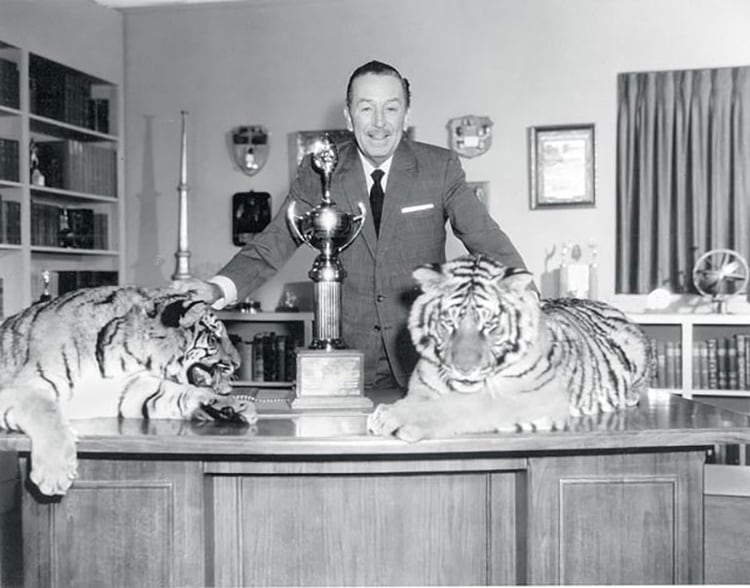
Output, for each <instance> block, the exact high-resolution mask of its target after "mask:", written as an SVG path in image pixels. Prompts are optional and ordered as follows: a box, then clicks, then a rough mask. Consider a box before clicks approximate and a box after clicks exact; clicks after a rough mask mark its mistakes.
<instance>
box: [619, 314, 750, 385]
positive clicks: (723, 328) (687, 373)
mask: <svg viewBox="0 0 750 588" xmlns="http://www.w3.org/2000/svg"><path fill="white" fill-rule="evenodd" d="M628 316H629V317H630V318H631V319H632V320H634V321H635V322H637V323H638V324H640V325H642V326H643V327H644V328H645V330H646V331H647V333H648V331H649V327H673V328H678V329H679V331H680V333H679V341H680V343H681V347H682V357H681V360H680V361H681V367H682V385H681V386H680V388H678V389H669V391H670V392H675V393H680V394H681V395H682V396H684V397H685V398H693V397H694V396H722V397H738V398H750V390H728V389H710V390H709V389H702V388H698V387H696V386H695V385H694V382H693V353H692V350H693V346H694V344H695V342H696V341H698V340H700V333H697V331H700V330H704V331H707V330H709V329H710V330H712V331H714V332H716V333H721V332H724V333H725V334H726V335H730V334H733V333H737V332H744V333H747V334H749V335H750V315H746V314H655V313H654V314H651V313H644V314H633V313H630V314H629V315H628ZM696 334H698V335H699V336H698V337H696Z"/></svg>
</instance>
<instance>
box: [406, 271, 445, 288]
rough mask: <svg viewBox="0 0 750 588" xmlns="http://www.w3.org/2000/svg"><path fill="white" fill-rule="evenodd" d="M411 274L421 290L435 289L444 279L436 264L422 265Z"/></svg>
mask: <svg viewBox="0 0 750 588" xmlns="http://www.w3.org/2000/svg"><path fill="white" fill-rule="evenodd" d="M412 276H414V279H415V280H417V282H419V285H420V286H421V287H422V291H423V292H428V291H430V290H435V289H437V288H438V287H439V286H440V284H442V283H443V282H444V281H445V276H444V275H443V272H441V271H440V266H439V265H438V264H430V265H422V266H420V267H418V268H417V269H415V270H414V272H413V273H412Z"/></svg>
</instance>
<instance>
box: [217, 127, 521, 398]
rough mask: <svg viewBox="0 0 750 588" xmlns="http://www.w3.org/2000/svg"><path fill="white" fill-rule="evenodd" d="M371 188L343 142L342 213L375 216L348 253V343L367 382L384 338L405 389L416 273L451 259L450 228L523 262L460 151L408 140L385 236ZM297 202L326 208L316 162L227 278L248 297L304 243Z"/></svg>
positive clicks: (336, 177) (399, 157)
mask: <svg viewBox="0 0 750 588" xmlns="http://www.w3.org/2000/svg"><path fill="white" fill-rule="evenodd" d="M365 186H366V184H365V177H364V170H363V167H362V162H361V160H360V157H359V152H358V150H357V147H356V145H355V144H354V143H353V142H352V143H345V144H343V145H341V146H340V148H339V163H338V165H337V167H336V169H335V171H334V173H333V176H332V179H331V198H332V199H333V201H334V202H335V203H336V206H337V208H338V209H339V210H342V211H346V212H350V213H352V214H357V213H358V207H357V205H358V203H360V202H361V203H363V204H364V206H365V207H366V209H367V219H366V221H365V225H364V228H363V230H362V233H361V234H360V235H359V237H358V238H357V239H356V240H355V241H354V242H353V243H352V245H351V246H350V247H349V248H348V249H346V250H345V251H344V252H343V253H342V254H341V256H340V259H341V262H342V264H343V266H344V270H345V272H346V277H345V279H344V282H343V285H342V309H341V312H342V336H343V338H344V340H345V341H346V343H347V345H348V346H349V347H351V348H354V349H359V350H361V351H364V353H365V381H367V379H368V376H369V375H372V374H374V370H375V365H376V362H377V359H378V356H379V354H380V349H381V339H382V342H383V344H384V347H385V350H386V353H387V355H388V359H389V361H390V364H391V367H392V370H393V375H394V377H395V378H396V381H397V382H398V383H399V384H400V385H401V386H402V387H406V385H407V383H408V379H409V376H410V374H411V371H412V369H413V368H414V365H415V363H416V360H417V354H416V351H415V349H414V346H413V345H412V343H411V339H410V337H409V334H408V331H407V317H408V312H409V308H410V306H411V303H412V302H413V301H414V298H415V297H416V296H417V295H418V294H419V290H418V286H417V284H416V282H415V280H414V278H413V277H412V272H413V271H414V269H416V268H417V267H418V266H420V265H424V264H431V263H442V262H444V261H445V241H446V221H449V222H450V223H451V226H452V228H453V232H454V234H455V235H456V236H457V237H458V238H459V239H460V240H461V241H462V242H463V244H464V245H465V247H466V248H467V249H468V250H469V251H470V252H471V253H484V254H487V255H490V256H492V257H494V258H495V259H497V260H499V261H501V262H503V263H505V264H506V265H509V266H512V267H525V264H524V262H523V260H522V258H521V256H520V255H519V253H518V251H517V250H516V248H515V247H514V246H513V244H512V243H511V241H510V239H509V238H508V236H507V235H506V234H505V233H504V232H503V231H502V230H501V229H500V227H499V226H498V225H497V223H496V222H495V221H494V220H493V219H492V218H491V217H490V216H489V214H488V213H487V210H486V209H485V207H484V205H483V204H482V203H481V202H480V201H479V200H478V199H477V197H476V196H475V195H474V193H473V192H472V190H471V189H470V188H469V186H468V185H467V184H466V179H465V175H464V172H463V169H462V167H461V164H460V162H459V160H458V157H457V156H456V154H455V153H453V152H452V151H449V150H447V149H443V148H441V147H436V146H433V145H427V144H424V143H418V142H414V141H411V140H409V139H406V138H403V139H402V141H401V143H400V144H399V146H398V147H397V149H396V152H395V153H394V156H393V161H392V163H391V168H390V174H389V176H388V183H387V186H386V195H385V201H384V204H383V212H382V219H381V223H380V235H379V237H378V236H376V234H375V226H374V224H373V221H372V217H371V214H370V205H369V195H368V194H367V190H366V187H365ZM293 200H294V201H297V202H298V204H297V205H296V206H297V212H298V213H301V212H303V211H304V210H309V209H310V208H312V207H314V206H316V205H317V204H318V203H319V202H320V201H321V178H320V175H319V174H318V173H317V172H315V170H314V169H313V168H312V165H311V161H310V157H309V156H308V157H306V158H305V159H304V160H303V161H302V163H301V164H300V167H299V169H298V171H297V177H296V179H295V181H294V182H293V184H292V187H291V189H290V192H289V195H288V196H287V199H286V201H285V202H284V203H283V205H282V206H281V208H280V210H279V211H278V213H277V214H276V216H275V217H274V219H273V220H272V221H271V223H270V224H269V225H268V227H266V229H265V230H264V231H263V233H261V234H259V235H257V236H256V237H255V238H254V239H253V240H252V241H251V242H250V243H248V244H247V245H245V246H244V247H243V248H242V249H241V250H240V251H239V252H238V253H237V254H236V255H235V256H234V257H233V258H232V259H231V260H230V261H229V263H227V265H226V266H224V268H222V269H221V270H220V271H219V275H224V276H226V277H228V278H230V279H231V280H233V281H234V283H235V284H236V285H237V290H238V294H239V296H240V299H241V298H243V297H244V296H247V295H248V294H250V293H251V292H252V291H253V290H255V289H256V288H258V287H259V286H261V285H262V284H263V283H264V282H265V281H266V280H267V279H268V278H269V277H270V276H271V275H272V274H273V273H274V272H275V271H276V270H278V269H279V268H280V267H281V266H282V265H283V264H284V262H285V261H286V260H287V259H288V258H289V257H290V256H291V255H292V253H293V252H294V250H295V249H296V248H297V246H298V245H299V244H298V243H296V242H295V240H294V238H293V237H292V235H291V233H290V231H289V229H288V227H287V224H286V218H285V214H286V209H287V207H288V205H289V204H290V203H291V202H292V201H293Z"/></svg>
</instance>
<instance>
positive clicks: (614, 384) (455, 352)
mask: <svg viewBox="0 0 750 588" xmlns="http://www.w3.org/2000/svg"><path fill="white" fill-rule="evenodd" d="M414 277H415V278H416V279H417V281H418V282H419V283H420V285H421V288H422V293H421V294H420V295H419V297H418V298H417V299H416V300H415V302H414V305H413V307H412V310H411V313H410V315H409V331H410V334H411V337H412V341H413V343H414V345H415V347H416V349H417V351H418V352H419V354H420V359H419V361H418V362H417V365H416V367H415V369H414V372H413V373H412V376H411V379H410V382H409V390H408V393H407V396H406V397H405V398H404V399H403V400H399V401H397V402H396V403H394V404H392V405H380V406H378V407H377V409H376V410H375V411H374V412H373V413H372V414H371V415H370V417H369V419H368V427H369V429H370V431H371V432H373V433H376V434H381V435H391V434H395V435H396V436H398V437H401V438H403V439H405V440H409V441H416V440H418V439H421V438H425V437H442V436H448V435H454V434H459V433H473V432H488V431H505V430H511V431H512V430H518V429H521V430H536V429H552V428H557V429H561V428H564V426H565V421H566V419H567V417H568V416H571V415H572V416H580V415H592V414H597V413H600V412H609V411H613V410H616V409H620V408H624V407H629V406H634V405H636V404H637V403H638V400H639V397H640V395H641V393H642V392H644V391H645V390H646V389H647V387H648V383H649V381H650V377H651V370H652V369H653V360H652V358H651V353H650V348H649V345H648V340H647V338H646V336H645V334H644V333H643V331H642V330H641V328H640V327H639V326H638V325H636V324H635V323H633V322H631V321H630V320H628V319H627V318H626V317H625V315H624V314H623V313H622V312H620V311H619V310H617V309H616V308H614V307H612V306H610V305H607V304H605V303H603V302H595V301H591V300H583V299H573V298H567V299H557V300H546V301H542V302H541V303H540V300H539V296H538V294H537V292H536V290H535V289H534V288H533V284H532V278H531V275H530V274H529V273H528V272H526V271H521V270H516V269H512V268H508V267H506V266H504V265H502V264H500V263H498V262H496V261H494V260H492V259H490V258H488V257H485V256H482V255H467V256H464V257H459V258H457V259H455V260H453V261H449V262H447V263H445V264H443V265H442V267H433V266H427V267H422V268H419V269H417V270H416V271H415V272H414Z"/></svg>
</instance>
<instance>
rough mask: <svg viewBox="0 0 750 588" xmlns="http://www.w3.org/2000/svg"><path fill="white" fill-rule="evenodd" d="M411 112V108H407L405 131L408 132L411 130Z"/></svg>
mask: <svg viewBox="0 0 750 588" xmlns="http://www.w3.org/2000/svg"><path fill="white" fill-rule="evenodd" d="M410 114H411V109H410V108H407V109H406V114H405V115H404V132H407V131H408V130H409V115H410Z"/></svg>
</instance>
